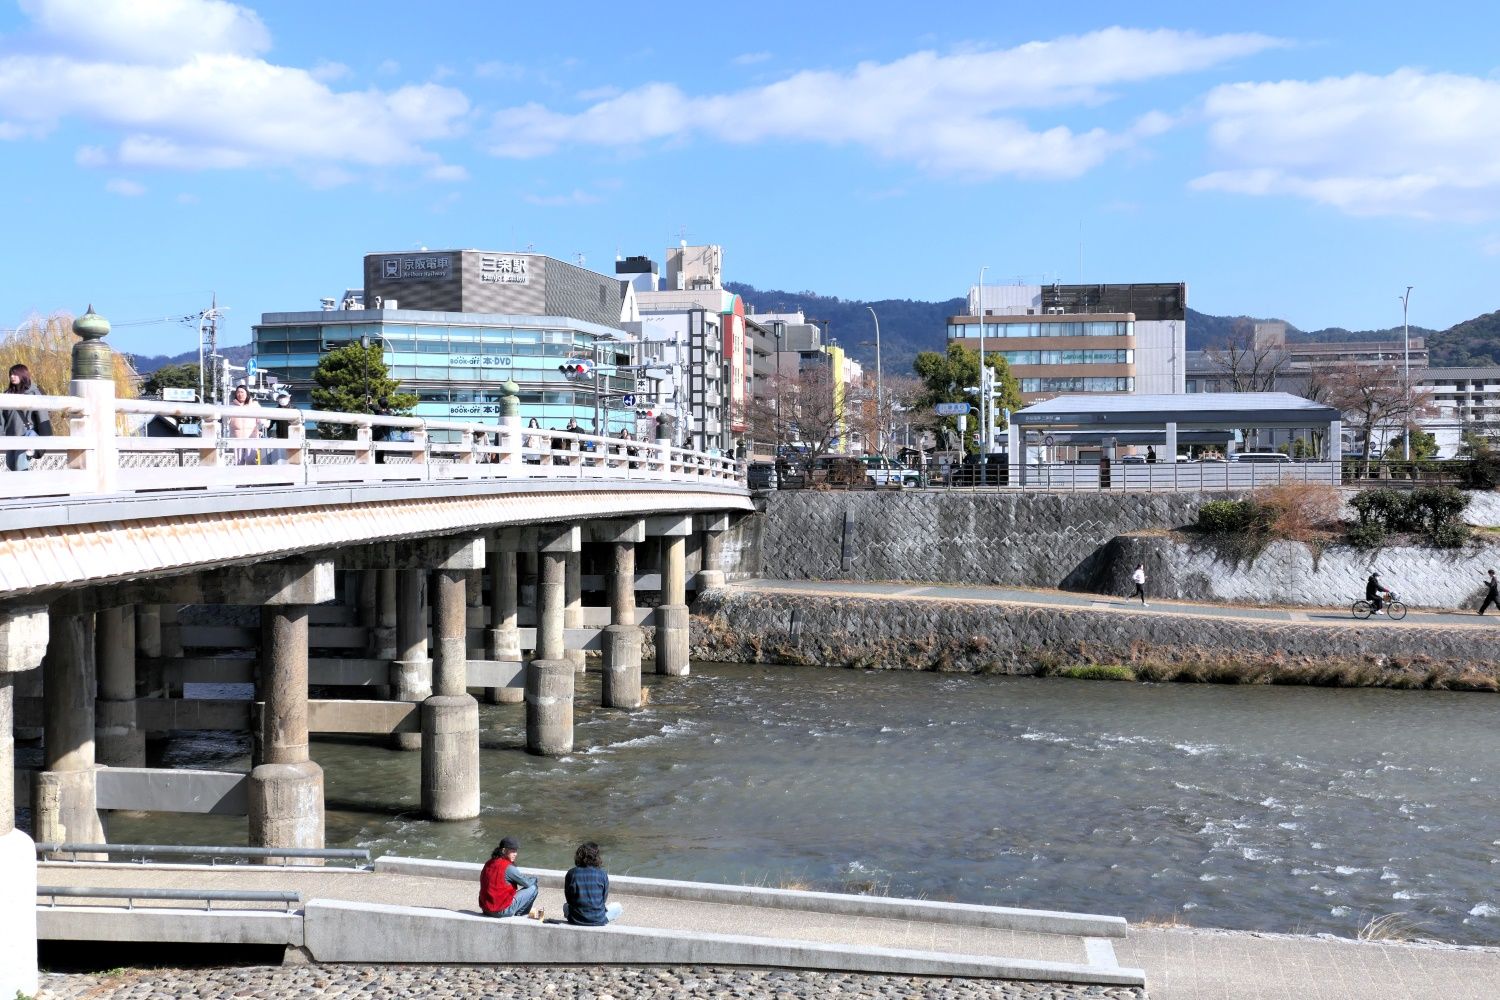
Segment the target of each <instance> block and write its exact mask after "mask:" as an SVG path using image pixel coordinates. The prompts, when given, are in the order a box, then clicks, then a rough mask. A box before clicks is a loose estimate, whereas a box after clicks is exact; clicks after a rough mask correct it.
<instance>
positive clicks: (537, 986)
mask: <svg viewBox="0 0 1500 1000" xmlns="http://www.w3.org/2000/svg"><path fill="white" fill-rule="evenodd" d="M828 996H840V997H848V998H850V1000H854V998H870V1000H876V998H879V1000H906V998H908V997H910V998H912V1000H917V998H922V997H947V998H950V1000H968V998H971V997H972V998H974V1000H979V998H981V997H1005V998H1015V1000H1144V998H1145V996H1146V991H1145V990H1142V989H1137V988H1134V987H1126V986H1083V985H1078V984H1075V983H1017V982H1000V981H996V980H993V979H985V980H976V979H928V978H922V977H915V976H869V975H857V974H853V973H842V972H793V971H788V970H783V969H719V968H702V967H697V966H690V967H687V968H661V969H657V968H639V967H625V968H589V969H573V968H536V967H514V966H504V965H501V966H463V967H457V968H446V967H443V966H435V967H434V966H410V965H407V966H352V965H332V966H289V967H269V966H254V967H247V968H238V969H235V968H229V969H127V970H121V971H119V972H115V973H105V974H77V975H57V974H49V975H45V976H43V977H42V988H41V993H40V995H39V1000H84V998H88V1000H157V998H175V997H199V998H201V1000H237V998H244V997H253V998H263V1000H278V998H281V997H360V998H362V1000H397V998H405V997H463V998H478V997H498V998H507V1000H508V998H517V1000H521V998H532V997H546V998H549V1000H576V998H584V997H588V998H597V1000H603V998H605V997H610V998H613V1000H653V998H656V997H697V998H701V1000H721V998H722V1000H729V998H735V1000H771V998H773V997H807V998H822V997H828Z"/></svg>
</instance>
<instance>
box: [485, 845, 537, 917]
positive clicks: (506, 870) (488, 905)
mask: <svg viewBox="0 0 1500 1000" xmlns="http://www.w3.org/2000/svg"><path fill="white" fill-rule="evenodd" d="M520 851H521V845H520V843H519V842H518V841H517V840H516V838H514V837H505V838H502V839H501V841H500V843H499V845H498V846H497V847H496V848H495V851H494V853H493V854H491V855H490V859H489V860H488V861H486V862H485V863H484V868H483V870H481V871H480V873H479V910H480V912H481V913H483V914H484V915H485V916H487V917H524V916H529V917H531V918H532V919H533V920H541V919H542V918H543V913H542V911H541V910H537V911H536V912H532V909H531V904H533V903H535V902H536V894H537V886H536V879H534V878H532V877H531V876H529V875H525V874H522V872H521V870H520V869H519V868H517V867H516V855H517V854H519V853H520Z"/></svg>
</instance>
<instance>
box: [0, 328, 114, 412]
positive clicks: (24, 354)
mask: <svg viewBox="0 0 1500 1000" xmlns="http://www.w3.org/2000/svg"><path fill="white" fill-rule="evenodd" d="M76 343H78V337H76V336H75V335H74V334H73V317H72V315H70V314H69V313H65V312H55V313H53V314H52V315H51V316H45V317H44V316H32V317H31V318H29V319H27V320H26V321H25V322H24V323H22V324H21V325H20V327H19V328H18V329H16V330H15V332H13V333H11V334H10V335H8V336H7V337H5V338H4V339H3V340H0V377H3V376H4V373H5V372H7V371H9V370H10V367H11V366H12V365H18V364H19V365H25V366H26V367H27V368H28V369H30V371H31V381H32V384H34V385H35V386H36V387H37V388H38V389H40V390H41V391H42V392H43V393H44V394H46V395H48V396H66V395H67V394H68V382H69V381H70V380H71V379H72V377H73V345H74V344H76ZM105 343H108V341H107V340H106V341H105ZM136 379H137V376H136V373H135V369H134V368H132V367H131V366H130V360H129V359H128V358H126V357H125V355H123V354H119V353H116V354H115V356H114V381H115V395H116V396H117V397H119V398H120V399H134V398H135V397H136V395H137V393H136V388H135V384H136ZM7 384H8V383H7Z"/></svg>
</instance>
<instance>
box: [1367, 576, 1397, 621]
mask: <svg viewBox="0 0 1500 1000" xmlns="http://www.w3.org/2000/svg"><path fill="white" fill-rule="evenodd" d="M1390 596H1391V592H1390V590H1389V588H1387V587H1386V586H1385V584H1383V583H1381V582H1380V574H1379V573H1371V574H1370V578H1369V579H1368V580H1366V581H1365V600H1367V601H1369V602H1370V603H1371V604H1373V605H1374V606H1375V610H1374V611H1373V612H1371V613H1372V614H1377V615H1380V614H1384V613H1385V612H1384V610H1383V609H1384V607H1385V602H1386V600H1387V599H1388V598H1389V597H1390Z"/></svg>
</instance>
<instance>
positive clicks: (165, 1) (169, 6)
mask: <svg viewBox="0 0 1500 1000" xmlns="http://www.w3.org/2000/svg"><path fill="white" fill-rule="evenodd" d="M21 9H22V10H23V11H25V12H26V14H27V15H28V16H29V17H30V18H31V19H32V20H33V21H34V22H35V23H36V25H37V27H38V28H40V29H41V30H42V31H43V32H44V33H45V34H47V35H49V36H51V37H53V38H55V39H57V40H59V41H61V42H65V43H66V44H68V45H69V46H70V47H74V48H77V49H80V50H82V51H84V52H87V53H90V54H93V55H99V56H105V57H115V58H121V59H124V60H127V61H130V62H146V63H158V64H161V65H167V66H170V65H174V64H176V63H179V62H181V61H182V60H183V58H184V57H185V56H187V55H189V54H193V53H214V54H219V55H242V56H249V55H256V54H258V53H261V52H265V51H266V50H267V49H269V48H270V47H271V33H270V32H269V31H267V30H266V26H265V24H264V23H262V22H261V19H260V16H259V15H257V14H256V13H255V12H254V11H253V10H249V9H248V8H245V7H241V6H239V5H238V4H233V3H227V2H226V0H21Z"/></svg>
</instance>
